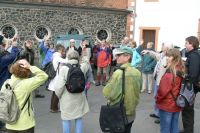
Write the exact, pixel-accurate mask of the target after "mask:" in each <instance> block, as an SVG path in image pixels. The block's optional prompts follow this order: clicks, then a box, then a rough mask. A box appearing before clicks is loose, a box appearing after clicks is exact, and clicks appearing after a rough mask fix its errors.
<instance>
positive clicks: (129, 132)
mask: <svg viewBox="0 0 200 133" xmlns="http://www.w3.org/2000/svg"><path fill="white" fill-rule="evenodd" d="M132 124H133V121H132V122H130V123H128V124H127V125H126V126H125V131H124V132H120V133H131V127H132Z"/></svg>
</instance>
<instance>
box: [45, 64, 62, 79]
mask: <svg viewBox="0 0 200 133" xmlns="http://www.w3.org/2000/svg"><path fill="white" fill-rule="evenodd" d="M59 65H60V63H59V64H58V67H57V69H56V70H55V69H54V67H53V62H52V61H51V62H49V63H47V64H46V65H45V66H44V68H43V71H44V72H45V73H46V74H47V75H48V76H49V77H48V78H49V79H50V80H51V79H54V77H55V76H56V72H57V70H58V68H59Z"/></svg>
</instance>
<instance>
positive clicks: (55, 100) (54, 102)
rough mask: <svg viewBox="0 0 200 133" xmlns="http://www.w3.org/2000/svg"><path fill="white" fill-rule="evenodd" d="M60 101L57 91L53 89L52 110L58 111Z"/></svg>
mask: <svg viewBox="0 0 200 133" xmlns="http://www.w3.org/2000/svg"><path fill="white" fill-rule="evenodd" d="M58 102H59V99H58V97H57V96H56V93H55V91H53V93H52V96H51V110H53V111H58Z"/></svg>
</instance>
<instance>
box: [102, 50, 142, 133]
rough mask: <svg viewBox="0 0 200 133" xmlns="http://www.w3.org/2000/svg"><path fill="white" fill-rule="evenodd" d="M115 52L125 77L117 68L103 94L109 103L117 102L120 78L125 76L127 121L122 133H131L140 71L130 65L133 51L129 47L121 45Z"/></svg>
mask: <svg viewBox="0 0 200 133" xmlns="http://www.w3.org/2000/svg"><path fill="white" fill-rule="evenodd" d="M115 54H116V60H117V64H118V66H119V67H120V68H124V69H125V77H122V73H123V72H122V70H121V69H117V70H116V71H115V72H114V73H113V75H112V77H111V79H110V80H109V81H108V83H107V84H106V86H105V87H104V88H103V95H104V97H105V98H106V99H107V101H108V103H109V104H110V105H115V104H116V103H118V102H119V101H120V100H121V97H122V80H123V78H125V83H124V84H125V87H124V91H125V94H124V107H125V112H126V117H127V120H128V123H127V124H126V125H125V131H124V132H123V133H131V127H132V124H133V122H134V120H135V116H136V106H137V105H138V103H139V93H140V88H141V73H140V72H139V70H137V69H136V68H133V67H131V64H130V62H131V61H132V54H133V52H132V49H131V48H130V47H121V48H120V49H118V51H116V53H115Z"/></svg>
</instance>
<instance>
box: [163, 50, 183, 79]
mask: <svg viewBox="0 0 200 133" xmlns="http://www.w3.org/2000/svg"><path fill="white" fill-rule="evenodd" d="M166 56H168V57H173V59H172V63H171V64H170V65H169V66H167V67H168V70H169V71H170V72H171V73H172V74H173V75H174V76H175V77H176V76H177V72H178V76H183V74H184V71H185V67H184V64H183V61H182V59H181V53H180V51H179V50H178V49H176V48H173V49H169V50H168V51H167V52H166ZM180 74H181V75H180Z"/></svg>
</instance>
